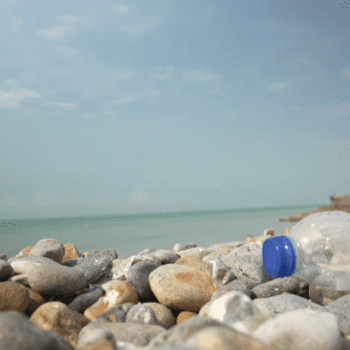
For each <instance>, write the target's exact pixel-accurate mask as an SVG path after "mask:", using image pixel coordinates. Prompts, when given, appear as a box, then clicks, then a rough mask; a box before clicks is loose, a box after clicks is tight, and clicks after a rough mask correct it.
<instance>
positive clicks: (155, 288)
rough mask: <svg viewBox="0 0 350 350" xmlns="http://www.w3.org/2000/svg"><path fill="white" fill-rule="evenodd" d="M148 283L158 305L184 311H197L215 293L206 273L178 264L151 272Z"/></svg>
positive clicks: (161, 267) (164, 266) (214, 288)
mask: <svg viewBox="0 0 350 350" xmlns="http://www.w3.org/2000/svg"><path fill="white" fill-rule="evenodd" d="M149 283H150V285H151V289H152V292H153V293H154V295H155V296H156V298H157V299H158V300H159V303H160V304H162V305H164V306H166V307H169V308H172V309H178V310H184V311H193V312H197V311H199V310H200V309H201V308H202V306H204V305H205V304H206V303H207V302H208V301H210V298H211V296H212V294H213V293H214V292H215V291H216V287H215V285H214V283H213V281H212V279H211V278H210V277H209V275H208V274H207V273H205V272H202V271H200V270H198V269H195V268H191V267H188V266H182V265H178V264H168V265H163V266H160V267H158V268H157V269H155V270H153V271H152V272H151V274H150V275H149Z"/></svg>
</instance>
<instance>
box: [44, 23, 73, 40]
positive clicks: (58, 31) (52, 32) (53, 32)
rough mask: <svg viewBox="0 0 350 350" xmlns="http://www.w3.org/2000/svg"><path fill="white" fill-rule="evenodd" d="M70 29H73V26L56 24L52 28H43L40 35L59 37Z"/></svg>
mask: <svg viewBox="0 0 350 350" xmlns="http://www.w3.org/2000/svg"><path fill="white" fill-rule="evenodd" d="M68 31H72V28H68V27H61V26H55V27H51V28H46V29H42V30H41V31H40V32H39V34H38V35H40V36H45V37H47V38H57V37H59V36H63V35H64V34H65V33H66V32H68Z"/></svg>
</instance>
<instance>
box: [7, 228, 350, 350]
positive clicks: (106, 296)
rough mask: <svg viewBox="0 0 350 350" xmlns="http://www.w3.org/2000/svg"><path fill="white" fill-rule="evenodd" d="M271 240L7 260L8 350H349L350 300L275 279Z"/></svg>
mask: <svg viewBox="0 0 350 350" xmlns="http://www.w3.org/2000/svg"><path fill="white" fill-rule="evenodd" d="M286 234H288V232H286ZM272 236H274V231H273V230H272V229H267V230H265V231H264V234H263V235H261V236H258V237H248V238H247V240H246V241H240V242H226V243H218V244H215V245H212V246H209V247H197V245H196V244H195V243H190V244H187V245H182V244H180V243H176V244H174V245H173V247H172V249H170V250H169V249H158V250H155V249H154V248H146V249H144V250H142V251H141V252H139V253H138V254H137V255H133V256H130V257H128V258H126V259H119V258H118V252H117V250H116V249H114V248H110V249H107V250H91V251H86V252H83V253H80V252H79V249H78V247H77V246H75V245H74V244H70V243H62V242H59V241H58V240H56V239H52V238H45V239H42V240H40V241H38V242H37V243H36V244H35V245H34V246H29V247H25V248H24V249H23V250H22V251H20V252H19V253H18V254H17V255H15V256H13V257H7V256H6V255H5V254H1V252H0V335H1V337H0V349H2V350H31V349H33V350H34V349H35V350H73V349H74V350H101V349H103V350H112V349H115V350H116V349H121V350H122V349H125V350H128V349H130V350H133V349H134V350H140V349H144V350H163V349H164V350H165V349H170V350H181V349H193V350H195V349H203V350H204V349H213V350H214V349H215V350H226V349H227V350H229V349H234V350H248V349H249V350H286V349H290V350H304V349H307V350H313V349H315V350H316V349H317V350H328V349H329V350H338V349H339V350H341V349H344V350H345V349H350V346H349V344H350V342H349V339H350V295H349V293H350V292H338V293H336V292H334V291H322V290H320V289H315V288H314V287H313V286H309V285H308V284H307V283H306V282H305V281H303V280H302V279H300V278H297V277H294V276H290V277H285V278H276V279H274V278H271V277H269V276H268V275H267V274H266V272H265V271H264V268H263V263H262V254H261V251H262V244H263V242H264V240H266V239H267V238H270V237H272Z"/></svg>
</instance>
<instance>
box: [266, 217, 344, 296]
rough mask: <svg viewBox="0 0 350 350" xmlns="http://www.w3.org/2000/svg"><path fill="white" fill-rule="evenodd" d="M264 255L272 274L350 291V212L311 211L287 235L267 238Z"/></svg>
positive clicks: (267, 268)
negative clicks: (293, 276)
mask: <svg viewBox="0 0 350 350" xmlns="http://www.w3.org/2000/svg"><path fill="white" fill-rule="evenodd" d="M262 257H263V264H264V269H265V271H266V272H267V274H268V275H269V276H270V277H274V278H276V277H286V276H291V275H299V276H302V277H304V279H306V281H308V282H309V283H310V284H311V283H313V284H316V285H320V286H322V287H324V288H328V289H334V290H350V214H349V213H346V212H343V211H325V212H320V213H315V214H311V215H309V216H307V217H305V218H304V219H302V220H300V221H299V222H298V223H297V224H296V225H294V226H293V227H292V229H291V230H290V231H289V233H288V237H287V236H278V237H273V238H269V239H267V240H265V242H264V244H263V248H262Z"/></svg>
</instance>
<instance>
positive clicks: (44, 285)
mask: <svg viewBox="0 0 350 350" xmlns="http://www.w3.org/2000/svg"><path fill="white" fill-rule="evenodd" d="M26 274H27V275H28V284H29V286H30V288H31V289H33V290H35V291H36V292H38V293H40V294H53V295H68V294H73V293H75V292H77V291H79V290H81V289H83V288H85V287H86V285H87V281H86V279H85V276H84V274H83V273H82V272H81V271H80V270H75V269H74V268H70V267H65V266H54V265H53V266H48V265H40V264H38V265H37V266H35V268H31V269H30V270H27V271H26Z"/></svg>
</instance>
